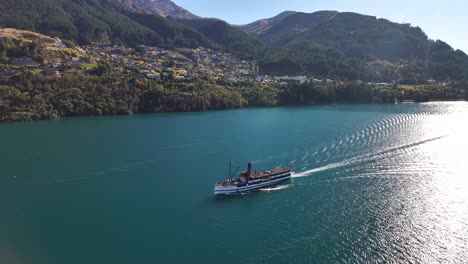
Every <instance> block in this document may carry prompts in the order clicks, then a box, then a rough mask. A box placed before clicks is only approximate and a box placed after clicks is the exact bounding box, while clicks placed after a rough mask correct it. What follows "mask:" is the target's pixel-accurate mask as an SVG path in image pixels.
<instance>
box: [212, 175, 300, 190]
mask: <svg viewBox="0 0 468 264" xmlns="http://www.w3.org/2000/svg"><path fill="white" fill-rule="evenodd" d="M289 179H291V172H288V173H285V174H283V175H275V178H273V179H268V180H263V181H261V182H256V183H249V184H247V185H244V186H232V185H231V186H217V187H215V189H214V194H215V195H231V194H242V193H247V192H251V191H255V190H258V189H261V188H265V187H269V186H274V185H277V184H279V183H282V182H285V181H287V180H289Z"/></svg>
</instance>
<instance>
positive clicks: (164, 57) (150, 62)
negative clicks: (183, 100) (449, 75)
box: [0, 42, 390, 87]
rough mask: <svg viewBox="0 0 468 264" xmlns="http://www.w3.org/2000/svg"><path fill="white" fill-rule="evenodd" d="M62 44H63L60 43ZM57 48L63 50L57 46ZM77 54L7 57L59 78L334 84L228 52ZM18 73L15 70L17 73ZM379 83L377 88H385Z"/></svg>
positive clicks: (91, 49) (112, 49) (115, 49)
mask: <svg viewBox="0 0 468 264" xmlns="http://www.w3.org/2000/svg"><path fill="white" fill-rule="evenodd" d="M59 44H60V45H63V43H62V42H59ZM57 48H66V46H60V47H57ZM75 50H76V54H75V55H73V56H70V58H69V60H67V61H56V62H49V63H47V64H45V65H44V64H40V63H39V62H37V61H35V60H34V59H32V58H29V57H21V58H10V64H12V65H15V66H20V67H24V66H26V67H29V68H31V69H37V70H38V71H39V72H42V74H44V75H49V76H57V77H58V76H60V75H61V74H62V72H63V71H67V70H69V69H78V70H89V69H92V68H94V67H96V66H97V65H98V64H99V63H107V64H110V65H112V66H113V67H116V68H122V69H125V70H133V71H136V72H138V78H140V79H153V80H162V81H178V82H190V81H193V80H194V79H196V78H200V79H204V80H208V81H212V82H216V83H221V84H236V83H242V82H249V83H256V84H265V85H281V86H287V85H288V84H290V83H297V84H303V83H333V82H334V80H330V79H318V78H315V77H311V76H271V75H260V74H259V67H258V65H257V63H256V62H255V61H248V60H241V59H238V58H237V57H235V56H234V55H232V54H230V53H225V52H221V51H215V50H212V49H208V48H202V47H200V48H196V49H190V48H179V49H174V50H169V49H163V48H159V47H148V46H138V47H136V48H130V47H127V46H111V45H90V46H83V47H76V48H75ZM16 72H18V71H16ZM16 72H15V71H14V70H5V69H3V70H2V69H0V77H9V76H11V75H14V74H15V73H16ZM388 85H390V84H387V83H379V84H378V86H384V87H385V86H388Z"/></svg>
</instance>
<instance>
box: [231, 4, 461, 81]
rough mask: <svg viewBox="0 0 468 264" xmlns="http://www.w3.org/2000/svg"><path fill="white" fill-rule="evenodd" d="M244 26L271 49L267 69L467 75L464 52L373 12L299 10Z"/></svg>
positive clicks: (385, 76)
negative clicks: (305, 11) (367, 13)
mask: <svg viewBox="0 0 468 264" xmlns="http://www.w3.org/2000/svg"><path fill="white" fill-rule="evenodd" d="M262 21H263V22H262ZM265 21H267V22H265ZM262 23H263V25H266V26H263V27H261V30H252V29H253V28H254V29H255V28H258V27H256V25H259V24H262ZM240 28H241V29H242V30H244V32H246V33H249V34H250V35H251V36H253V37H255V38H257V39H258V40H259V41H261V42H262V43H263V44H265V45H267V46H269V47H271V48H272V49H271V50H270V51H269V52H267V54H266V55H264V56H263V57H262V58H260V59H259V60H260V66H261V69H262V71H264V72H265V73H278V74H279V73H308V74H314V75H320V76H332V77H342V78H343V77H344V78H350V79H364V80H386V81H387V80H388V81H390V80H392V79H395V78H400V79H411V80H412V81H416V82H417V81H420V80H424V79H425V80H427V79H431V78H434V79H466V78H468V56H467V55H466V54H465V53H464V52H462V51H460V50H454V49H453V48H452V47H450V45H448V44H447V43H445V42H443V41H440V40H438V41H434V40H431V39H429V38H428V36H427V35H426V34H425V33H424V32H423V31H422V29H421V28H419V27H413V26H411V25H410V24H399V23H394V22H391V21H389V20H386V19H382V18H376V17H374V16H367V15H361V14H357V13H350V12H337V11H319V12H315V13H301V12H296V13H290V14H280V16H277V17H275V18H271V19H266V20H265V19H264V20H261V21H257V22H254V23H251V24H249V25H245V26H242V27H240Z"/></svg>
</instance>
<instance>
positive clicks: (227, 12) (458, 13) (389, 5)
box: [173, 0, 468, 53]
mask: <svg viewBox="0 0 468 264" xmlns="http://www.w3.org/2000/svg"><path fill="white" fill-rule="evenodd" d="M173 1H174V2H175V3H177V4H178V5H180V6H182V7H184V8H185V9H188V10H189V11H191V12H192V13H194V14H196V15H199V16H203V17H216V18H220V19H223V20H226V21H227V22H229V23H232V24H246V23H250V22H252V21H255V20H258V19H261V18H267V17H272V16H275V15H277V14H278V13H281V12H282V11H285V10H293V11H301V12H314V11H319V10H338V11H352V12H357V13H361V14H366V15H373V16H377V17H382V18H387V19H389V20H392V21H394V22H400V23H403V22H406V23H411V24H412V25H415V26H419V27H421V28H422V29H423V30H424V32H426V34H427V35H428V36H429V37H430V38H432V39H441V40H444V41H445V42H447V43H449V44H450V45H452V46H453V47H454V48H456V49H462V50H463V51H465V53H468V1H464V0H445V1H444V0H425V1H422V0H417V1H416V0H393V1H377V0H374V1H372V0H353V1H349V0H348V1H345V0H328V1H325V0H322V1H316V0H173Z"/></svg>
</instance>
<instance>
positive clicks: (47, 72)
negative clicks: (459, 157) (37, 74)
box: [42, 69, 60, 77]
mask: <svg viewBox="0 0 468 264" xmlns="http://www.w3.org/2000/svg"><path fill="white" fill-rule="evenodd" d="M42 73H43V74H44V75H48V76H55V77H60V72H59V71H57V70H56V69H46V70H44V71H43V72H42Z"/></svg>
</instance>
